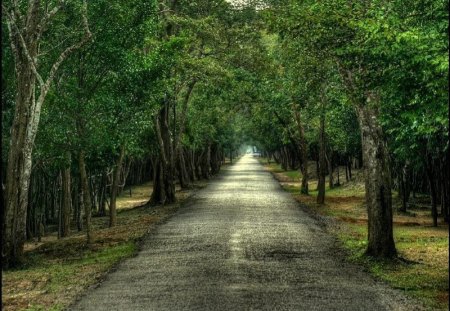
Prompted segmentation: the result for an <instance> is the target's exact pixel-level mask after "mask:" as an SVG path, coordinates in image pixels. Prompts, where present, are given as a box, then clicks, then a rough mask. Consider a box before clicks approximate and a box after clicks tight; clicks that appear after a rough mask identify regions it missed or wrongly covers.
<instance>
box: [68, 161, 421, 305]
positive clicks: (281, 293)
mask: <svg viewBox="0 0 450 311" xmlns="http://www.w3.org/2000/svg"><path fill="white" fill-rule="evenodd" d="M70 310H95V311H100V310H305V311H309V310H408V311H411V310H420V308H419V307H418V306H417V305H416V304H415V303H413V302H412V301H411V300H410V299H407V298H405V297H404V296H403V294H402V293H400V292H399V291H396V290H393V289H391V288H389V287H388V286H387V285H385V284H383V283H380V282H376V281H375V280H374V279H373V278H372V277H371V276H369V275H368V274H367V273H365V272H363V271H362V269H361V268H360V267H358V266H356V265H353V264H350V263H346V262H345V261H344V259H343V255H342V252H341V251H340V250H339V249H338V248H337V247H336V242H335V239H334V238H332V237H331V236H330V235H329V234H327V233H326V232H324V230H323V229H322V228H321V227H320V226H319V225H318V223H317V222H316V221H315V220H314V219H312V218H311V217H309V216H308V214H307V213H305V212H304V211H302V208H300V207H299V205H298V203H297V202H295V201H294V200H293V198H292V197H291V196H290V195H289V194H288V193H286V192H284V191H283V190H282V189H281V187H280V185H279V184H278V182H277V181H276V180H275V179H274V178H273V177H272V176H271V174H270V173H268V172H266V171H264V169H263V167H262V166H261V165H260V164H259V163H258V161H257V160H256V159H254V158H252V157H251V156H249V155H247V156H244V157H243V158H241V159H240V160H239V161H238V163H236V164H234V165H233V166H231V167H230V168H229V169H228V170H227V171H226V172H224V173H223V174H222V175H221V176H219V177H218V178H215V179H214V180H213V181H211V183H210V185H208V186H207V187H206V188H204V189H202V190H200V191H198V192H197V193H196V194H195V195H194V196H193V197H192V198H191V199H189V200H188V202H187V203H186V204H184V206H182V207H181V208H180V209H179V211H178V212H177V213H176V214H175V215H174V216H173V217H171V218H170V219H169V220H168V221H167V222H166V223H164V224H161V225H160V226H159V227H158V228H157V230H155V231H154V232H153V233H152V234H150V235H149V236H148V237H147V239H146V241H145V242H144V245H143V248H142V251H141V252H139V254H138V255H137V256H136V257H133V258H131V259H128V260H126V261H124V262H123V263H122V264H120V265H119V267H118V268H117V270H115V271H114V272H112V273H110V274H109V275H108V276H107V278H106V279H105V281H104V282H102V283H101V284H100V286H98V287H97V288H95V289H92V290H89V291H88V292H87V293H86V294H85V295H84V296H83V297H82V298H81V299H80V300H79V301H78V302H77V303H76V304H75V305H73V306H72V307H71V308H70Z"/></svg>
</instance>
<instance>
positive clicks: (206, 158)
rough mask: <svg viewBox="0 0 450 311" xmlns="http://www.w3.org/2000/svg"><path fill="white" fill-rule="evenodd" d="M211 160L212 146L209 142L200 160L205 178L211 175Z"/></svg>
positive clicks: (202, 174)
mask: <svg viewBox="0 0 450 311" xmlns="http://www.w3.org/2000/svg"><path fill="white" fill-rule="evenodd" d="M210 162H211V147H210V145H209V144H208V146H207V147H206V148H205V150H204V152H203V156H202V158H201V162H200V171H201V176H202V178H203V179H209V178H210V177H211V174H210Z"/></svg>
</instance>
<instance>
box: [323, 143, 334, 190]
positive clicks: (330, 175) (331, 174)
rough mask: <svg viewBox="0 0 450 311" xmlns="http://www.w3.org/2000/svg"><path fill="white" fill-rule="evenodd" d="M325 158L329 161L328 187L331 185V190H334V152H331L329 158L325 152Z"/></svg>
mask: <svg viewBox="0 0 450 311" xmlns="http://www.w3.org/2000/svg"><path fill="white" fill-rule="evenodd" d="M325 158H326V161H327V164H328V176H329V180H328V185H329V187H330V189H332V188H333V187H334V176H333V151H330V155H329V156H328V155H327V153H326V152H325Z"/></svg>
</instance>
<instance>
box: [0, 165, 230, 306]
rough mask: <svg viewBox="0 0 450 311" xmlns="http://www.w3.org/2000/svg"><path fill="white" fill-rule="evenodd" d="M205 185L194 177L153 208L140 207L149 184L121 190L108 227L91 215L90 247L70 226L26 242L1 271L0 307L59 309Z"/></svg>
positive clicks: (134, 249)
mask: <svg viewBox="0 0 450 311" xmlns="http://www.w3.org/2000/svg"><path fill="white" fill-rule="evenodd" d="M228 165H229V164H226V165H225V166H223V169H225V170H226V169H227V167H228ZM204 186H206V182H205V181H198V182H196V183H194V187H193V189H191V190H183V191H181V190H180V189H178V190H177V193H176V196H177V199H178V202H177V203H176V204H172V205H167V206H157V207H152V208H146V207H142V205H143V204H144V203H145V202H147V201H148V198H149V195H150V193H151V189H152V184H151V183H146V184H143V185H139V186H134V187H131V197H130V191H129V190H130V189H126V190H125V191H124V193H123V194H122V195H121V196H120V197H118V201H117V207H118V217H117V226H115V227H114V228H109V227H108V217H93V218H92V222H93V229H94V243H93V244H92V245H89V246H87V245H86V238H85V233H84V232H76V231H74V230H72V235H71V236H70V237H67V238H63V239H59V240H58V239H57V236H56V233H51V234H48V235H47V236H45V237H44V238H43V239H42V241H41V242H40V243H37V242H33V241H30V242H28V243H27V244H26V245H25V254H26V264H25V265H24V266H23V267H21V268H20V269H16V270H8V271H3V277H2V283H3V285H2V302H3V306H2V310H5V311H12V310H63V309H64V308H65V307H67V306H68V305H70V304H71V303H72V302H73V301H74V300H75V299H76V298H77V297H78V296H79V295H81V294H82V293H83V292H84V291H85V290H86V289H87V288H88V287H90V286H92V285H94V284H96V283H98V282H99V281H101V280H102V278H103V277H104V276H105V275H106V274H107V272H108V271H110V270H111V269H112V268H114V267H115V266H116V265H117V264H118V263H119V262H120V261H122V260H124V259H126V258H128V257H131V256H133V255H135V254H136V253H137V251H138V250H139V242H140V241H141V240H142V238H143V237H144V236H145V234H146V233H147V232H149V231H150V230H151V229H152V228H154V227H155V226H157V225H158V224H159V223H161V222H163V221H164V220H165V219H168V218H169V217H170V216H172V215H173V214H174V213H175V212H176V211H177V210H178V208H179V207H180V204H181V203H183V201H185V200H186V199H187V198H189V197H190V196H191V195H192V194H193V193H194V192H195V189H199V188H203V187H204Z"/></svg>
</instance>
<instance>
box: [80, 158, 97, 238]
mask: <svg viewBox="0 0 450 311" xmlns="http://www.w3.org/2000/svg"><path fill="white" fill-rule="evenodd" d="M84 157H85V155H84V150H80V151H79V155H78V166H79V169H80V183H81V189H82V192H83V206H84V217H85V225H86V238H87V243H88V244H91V243H92V242H93V241H94V239H93V234H92V226H91V212H92V205H91V204H92V201H91V193H90V191H89V181H88V177H87V173H86V164H85V162H84Z"/></svg>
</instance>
